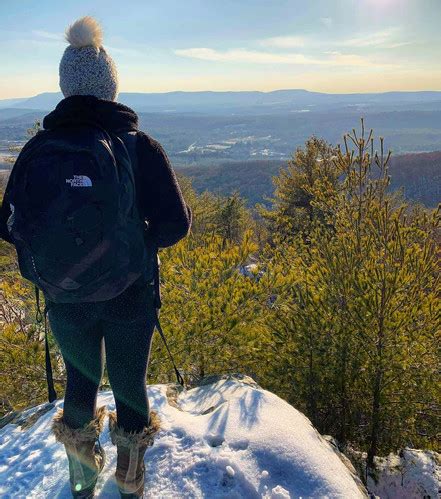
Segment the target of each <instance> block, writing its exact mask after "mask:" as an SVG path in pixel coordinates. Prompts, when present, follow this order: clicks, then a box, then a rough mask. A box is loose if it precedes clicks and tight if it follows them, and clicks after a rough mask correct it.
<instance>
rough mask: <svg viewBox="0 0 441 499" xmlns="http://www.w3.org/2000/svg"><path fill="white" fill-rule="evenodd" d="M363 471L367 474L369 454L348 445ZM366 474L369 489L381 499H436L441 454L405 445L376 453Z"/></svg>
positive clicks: (440, 478) (439, 494)
mask: <svg viewBox="0 0 441 499" xmlns="http://www.w3.org/2000/svg"><path fill="white" fill-rule="evenodd" d="M348 453H349V454H350V455H351V457H352V459H353V460H354V462H356V463H357V465H358V467H359V472H360V474H363V476H366V454H365V453H361V452H356V451H353V450H351V449H348ZM374 461H375V470H374V471H370V472H369V473H368V474H367V487H368V489H369V492H370V493H371V494H372V495H373V496H375V497H380V498H381V499H421V498H424V499H435V498H437V497H441V454H439V453H438V452H435V451H428V450H426V451H424V450H419V449H409V448H406V449H403V450H402V451H401V452H400V453H399V454H392V453H391V454H389V456H387V457H375V460H374Z"/></svg>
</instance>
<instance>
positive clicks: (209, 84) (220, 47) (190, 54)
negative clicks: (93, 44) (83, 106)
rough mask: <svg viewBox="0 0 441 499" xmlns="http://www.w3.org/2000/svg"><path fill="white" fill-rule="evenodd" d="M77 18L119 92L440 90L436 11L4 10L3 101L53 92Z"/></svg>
mask: <svg viewBox="0 0 441 499" xmlns="http://www.w3.org/2000/svg"><path fill="white" fill-rule="evenodd" d="M83 15H92V16H94V17H96V18H97V19H98V20H99V21H100V22H101V23H102V25H103V28H104V46H105V47H106V49H107V50H108V51H109V53H110V54H111V55H112V57H113V58H114V60H115V62H116V63H117V66H118V71H119V75H120V82H121V85H120V86H121V88H120V90H121V91H132V92H167V91H173V90H263V91H269V90H276V89H281V88H306V89H308V90H315V91H323V92H348V93H349V92H380V91H387V90H441V67H440V62H441V58H440V55H441V29H440V21H441V0H159V1H152V0H126V1H125V2H124V1H122V0H119V1H116V0H97V1H91V0H88V1H86V0H75V1H70V0H65V1H60V0H57V1H55V0H38V1H35V0H20V1H17V0H0V19H1V20H2V30H1V32H0V99H2V98H4V99H6V98H12V97H25V96H30V95H35V94H37V93H39V92H44V91H57V90H58V63H59V60H60V58H61V55H62V53H63V50H64V48H65V47H66V43H65V42H64V39H63V32H64V30H65V28H66V26H67V25H68V24H69V23H71V22H73V21H74V20H75V19H76V18H78V17H81V16H83Z"/></svg>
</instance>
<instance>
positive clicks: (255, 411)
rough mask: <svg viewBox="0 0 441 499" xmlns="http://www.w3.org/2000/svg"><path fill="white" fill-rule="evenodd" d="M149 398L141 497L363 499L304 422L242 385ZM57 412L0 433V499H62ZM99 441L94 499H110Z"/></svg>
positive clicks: (112, 457) (153, 389)
mask: <svg viewBox="0 0 441 499" xmlns="http://www.w3.org/2000/svg"><path fill="white" fill-rule="evenodd" d="M148 394H149V398H150V402H151V405H152V407H153V408H154V409H155V410H156V411H158V413H159V415H160V418H161V423H162V428H161V431H160V432H159V434H158V435H157V437H156V441H155V444H154V446H153V447H151V448H149V449H148V450H147V453H146V458H145V461H146V497H152V498H158V497H159V498H202V497H207V498H210V499H211V498H215V497H228V498H273V499H276V498H281V499H282V498H283V499H286V498H294V497H295V498H299V497H303V498H307V497H314V498H318V497H328V498H337V497H338V498H350V499H356V498H361V497H366V493H365V491H364V489H363V487H362V486H361V485H360V484H359V483H357V481H356V480H355V479H354V476H353V474H352V473H351V471H350V470H349V469H348V468H347V467H346V466H345V464H343V462H342V461H341V459H340V458H339V457H338V455H337V454H336V453H335V452H334V450H333V449H332V447H331V445H330V444H329V443H328V442H326V441H325V440H324V439H323V438H322V437H321V436H320V435H319V433H318V432H317V431H316V430H315V428H314V427H313V426H312V424H311V422H310V421H309V420H308V419H307V418H306V417H305V416H304V415H303V414H302V413H300V412H299V411H297V410H296V409H294V408H293V407H292V406H290V405H289V404H288V403H286V402H285V401H283V400H281V399H280V398H279V397H277V396H276V395H274V394H272V393H270V392H268V391H266V390H263V389H262V388H260V387H259V386H258V385H256V384H255V383H254V381H253V380H251V379H250V378H246V377H231V376H230V377H226V378H221V379H219V378H218V379H213V378H212V379H211V380H207V381H206V384H204V385H201V386H199V387H197V388H193V389H191V390H188V391H185V392H181V393H180V392H178V391H176V389H174V388H173V386H171V385H151V386H149V387H148ZM62 404H63V402H62V400H60V401H57V402H56V404H55V406H56V407H61V406H62ZM98 404H99V405H103V404H105V405H107V406H108V408H109V409H111V410H113V409H114V399H113V395H112V393H111V392H101V393H100V394H99V398H98ZM56 407H54V406H53V405H52V404H46V405H42V406H39V407H36V408H34V409H30V410H28V411H26V412H24V413H23V414H22V415H21V416H20V417H19V418H16V419H15V420H14V421H13V422H11V423H9V424H7V425H6V426H5V427H4V428H3V429H2V430H0V453H1V457H0V484H1V485H0V496H1V497H2V498H3V499H6V498H11V499H12V498H14V499H16V498H25V497H26V498H49V497H58V498H67V497H69V485H68V471H67V459H66V457H65V453H64V449H63V447H62V445H60V444H58V443H56V442H55V439H54V437H53V435H51V432H50V424H51V420H52V417H53V415H54V413H55V409H56ZM101 442H102V444H103V445H104V448H105V450H106V454H107V462H106V465H105V468H104V470H103V473H102V475H101V476H100V479H99V482H98V486H97V497H103V498H113V497H115V498H117V497H119V496H118V493H117V488H116V485H115V483H114V480H113V473H114V469H115V465H116V449H115V447H114V446H112V444H111V442H110V439H109V433H108V428H107V424H106V429H105V431H104V433H103V434H102V436H101Z"/></svg>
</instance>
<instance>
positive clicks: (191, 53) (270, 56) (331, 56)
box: [174, 47, 397, 68]
mask: <svg viewBox="0 0 441 499" xmlns="http://www.w3.org/2000/svg"><path fill="white" fill-rule="evenodd" d="M174 53H175V54H176V55H178V56H182V57H190V58H193V59H201V60H204V61H215V62H245V63H254V64H294V65H305V66H309V65H312V66H345V67H364V68H392V67H397V66H396V65H394V64H388V63H377V62H375V61H372V60H370V59H368V58H366V57H363V56H360V55H355V54H342V53H340V52H327V53H326V55H327V57H326V58H321V59H319V58H314V57H309V56H305V55H303V54H297V53H270V52H262V51H257V50H247V49H231V50H226V51H219V50H215V49H212V48H207V47H195V48H188V49H177V50H175V51H174Z"/></svg>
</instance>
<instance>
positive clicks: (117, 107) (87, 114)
mask: <svg viewBox="0 0 441 499" xmlns="http://www.w3.org/2000/svg"><path fill="white" fill-rule="evenodd" d="M87 122H93V123H97V124H98V125H100V126H102V127H103V128H105V129H106V130H109V131H112V132H115V133H117V132H130V131H136V130H138V116H137V114H136V113H135V111H133V109H130V107H127V106H124V105H123V104H120V103H119V102H114V101H109V100H103V99H98V98H97V97H94V96H92V95H73V96H71V97H67V98H66V99H63V100H62V101H60V102H59V103H58V105H57V107H56V108H55V109H54V110H53V111H52V112H51V113H49V114H48V115H47V116H45V117H44V119H43V128H44V129H45V130H51V129H53V128H57V127H59V126H62V125H67V124H69V125H70V124H82V123H87Z"/></svg>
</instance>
